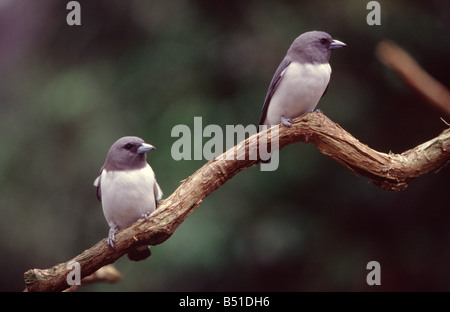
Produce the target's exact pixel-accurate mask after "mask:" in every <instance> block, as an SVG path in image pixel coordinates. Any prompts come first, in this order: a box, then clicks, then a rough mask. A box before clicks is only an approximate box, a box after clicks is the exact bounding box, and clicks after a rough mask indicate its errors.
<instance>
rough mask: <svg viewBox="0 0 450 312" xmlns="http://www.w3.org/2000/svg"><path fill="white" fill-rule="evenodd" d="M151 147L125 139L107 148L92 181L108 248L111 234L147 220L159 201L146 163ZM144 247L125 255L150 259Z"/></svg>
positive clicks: (152, 147) (148, 250) (159, 192)
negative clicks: (107, 229)
mask: <svg viewBox="0 0 450 312" xmlns="http://www.w3.org/2000/svg"><path fill="white" fill-rule="evenodd" d="M154 149H155V147H154V146H152V145H150V144H147V143H145V142H144V140H142V139H140V138H138V137H133V136H127V137H123V138H120V139H119V140H117V141H116V142H115V143H114V144H113V145H112V146H111V148H110V149H109V151H108V154H107V155H106V161H105V163H104V164H103V166H102V168H101V169H100V174H99V176H98V177H97V179H95V181H94V186H96V187H97V198H98V199H99V200H100V201H101V202H102V206H103V214H104V215H105V218H106V221H107V222H108V225H109V227H110V229H109V234H108V245H109V246H111V247H112V248H114V242H115V240H114V234H115V233H116V232H117V231H118V230H121V229H123V228H126V227H128V226H130V225H131V224H133V223H134V222H135V221H137V220H138V219H140V218H142V217H147V216H148V215H149V214H150V213H151V212H153V211H154V210H155V208H156V204H157V202H158V201H159V200H160V199H161V198H162V195H163V193H162V191H161V188H160V187H159V185H158V183H157V182H156V177H155V173H154V172H153V170H152V168H151V167H150V165H149V164H148V163H147V161H146V153H147V152H149V151H151V150H154ZM150 255H151V252H150V248H149V247H148V246H140V247H138V248H136V249H135V250H133V251H130V252H128V258H129V259H130V260H133V261H139V260H144V259H146V258H148V257H150Z"/></svg>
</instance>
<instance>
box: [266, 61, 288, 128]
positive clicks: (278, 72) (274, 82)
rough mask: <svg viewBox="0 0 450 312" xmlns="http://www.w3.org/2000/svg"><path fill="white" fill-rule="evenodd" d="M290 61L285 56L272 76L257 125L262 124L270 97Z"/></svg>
mask: <svg viewBox="0 0 450 312" xmlns="http://www.w3.org/2000/svg"><path fill="white" fill-rule="evenodd" d="M291 62H292V60H291V58H290V57H288V56H286V57H285V58H284V59H283V60H282V61H281V63H280V66H278V68H277V70H276V71H275V74H274V75H273V78H272V81H271V82H270V85H269V89H268V90H267V94H266V99H265V100H264V106H263V109H262V111H261V118H260V119H259V124H260V125H262V124H264V120H265V119H266V115H267V109H268V108H269V103H270V100H271V99H272V95H273V94H274V92H275V90H276V88H277V86H278V84H279V82H280V79H281V77H282V76H283V73H284V70H285V69H286V68H287V67H288V66H289V64H291Z"/></svg>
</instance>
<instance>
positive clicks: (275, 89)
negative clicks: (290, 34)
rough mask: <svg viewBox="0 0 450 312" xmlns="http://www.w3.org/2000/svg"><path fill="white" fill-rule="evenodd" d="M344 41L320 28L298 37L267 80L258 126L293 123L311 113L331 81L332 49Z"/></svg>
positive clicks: (287, 125)
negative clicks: (268, 80) (330, 60)
mask: <svg viewBox="0 0 450 312" xmlns="http://www.w3.org/2000/svg"><path fill="white" fill-rule="evenodd" d="M345 46H346V44H345V43H343V42H341V41H338V40H334V39H333V38H331V36H330V35H329V34H327V33H326V32H323V31H309V32H306V33H304V34H302V35H300V36H298V37H297V38H296V39H295V40H294V42H293V43H292V45H291V47H290V48H289V50H288V51H287V54H286V56H285V57H284V59H283V60H282V61H281V64H280V65H279V66H278V69H277V70H276V71H275V74H274V76H273V78H272V81H271V82H270V85H269V89H268V90H267V94H266V98H265V100H264V106H263V109H262V113H261V118H260V120H259V124H260V125H267V126H269V127H270V126H273V125H278V124H279V123H282V124H284V125H285V126H286V127H290V126H292V124H291V122H292V119H293V118H295V117H298V116H300V115H303V114H305V113H309V112H312V111H313V110H314V108H315V107H316V106H317V103H318V102H319V100H320V98H321V97H322V96H323V95H324V94H325V93H326V91H327V89H328V84H329V82H330V75H331V66H330V64H328V60H329V59H330V55H331V51H332V50H334V49H337V48H341V47H345Z"/></svg>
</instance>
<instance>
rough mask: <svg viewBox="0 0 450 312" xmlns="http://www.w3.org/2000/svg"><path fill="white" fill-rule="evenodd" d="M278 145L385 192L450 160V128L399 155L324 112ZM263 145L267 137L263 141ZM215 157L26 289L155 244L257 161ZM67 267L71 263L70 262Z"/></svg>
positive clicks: (283, 130) (31, 276)
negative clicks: (363, 139)
mask: <svg viewBox="0 0 450 312" xmlns="http://www.w3.org/2000/svg"><path fill="white" fill-rule="evenodd" d="M279 130H280V131H279V148H280V149H281V148H283V147H284V146H286V145H289V144H292V143H294V142H304V143H313V144H315V145H316V146H317V148H318V149H319V150H320V151H321V152H322V153H323V154H325V155H327V156H329V157H331V158H332V159H334V160H336V161H338V162H339V163H341V164H342V165H344V166H345V167H346V168H347V169H348V170H350V171H352V172H354V173H355V174H359V175H361V176H364V177H367V178H369V179H370V180H372V181H373V182H374V183H375V184H376V185H378V186H380V187H381V188H383V189H385V190H392V191H401V190H404V189H405V188H406V187H407V186H408V184H409V183H410V182H411V181H412V180H413V179H415V178H417V177H420V176H422V175H424V174H426V173H428V172H431V171H434V172H437V171H439V170H441V169H442V168H443V167H445V166H446V165H447V164H448V163H449V162H450V129H447V130H445V131H443V132H442V133H441V134H440V135H439V136H437V137H435V138H434V139H432V140H430V141H428V142H425V143H423V144H421V145H419V146H417V147H415V148H413V149H411V150H408V151H405V152H403V153H401V154H393V153H388V154H386V153H381V152H378V151H375V150H373V149H371V148H369V147H368V146H367V145H365V144H362V143H360V142H359V141H358V140H357V139H355V138H354V137H353V136H352V135H351V134H349V133H348V132H346V131H345V130H344V129H342V128H341V127H340V126H339V125H338V124H336V123H334V122H332V121H331V120H330V119H328V118H327V117H326V116H325V115H323V114H320V113H310V114H306V115H303V116H301V117H299V118H296V119H295V120H294V122H293V126H292V127H290V128H287V127H285V126H281V127H280V129H279ZM265 135H266V131H264V132H260V133H258V134H255V135H253V136H251V137H250V138H248V139H247V140H245V141H243V142H241V143H239V144H238V145H236V146H235V147H233V148H234V149H235V152H238V153H239V151H240V150H242V149H245V150H247V151H248V152H250V153H251V151H252V150H253V151H254V149H256V148H257V142H258V139H259V137H261V136H265ZM267 142H268V144H270V143H271V138H270V137H269V138H268V139H267ZM222 158H223V159H221V157H218V158H216V159H214V160H211V161H209V162H208V163H206V164H205V165H204V166H202V167H201V168H200V169H198V170H197V171H196V172H194V173H193V174H192V175H191V176H190V177H188V178H187V179H186V180H184V181H182V183H181V185H180V186H179V187H178V188H177V189H176V190H175V192H173V193H172V194H171V195H170V196H169V197H168V198H167V199H165V200H163V201H161V202H160V204H159V206H158V209H156V210H155V211H154V212H153V213H152V215H151V216H150V218H149V219H148V220H144V219H140V220H138V221H137V222H136V223H134V224H133V225H131V226H130V227H128V228H126V229H124V230H122V231H120V232H118V233H117V234H116V249H115V250H113V249H112V248H110V247H109V246H108V245H107V243H106V239H103V240H101V241H100V242H98V243H97V244H96V245H95V246H93V247H91V248H90V249H88V250H85V251H84V252H83V253H81V254H80V255H78V256H76V257H75V258H73V259H71V260H69V261H67V262H66V263H60V264H57V265H55V266H54V267H52V268H49V269H43V270H41V269H31V270H28V271H27V272H25V283H26V287H27V290H28V291H61V290H64V289H66V288H68V287H69V285H68V284H67V281H66V278H67V274H68V273H70V270H69V269H68V268H67V264H68V263H70V262H72V261H76V262H78V263H79V264H80V267H81V277H85V276H88V275H90V274H92V273H94V272H95V271H97V270H98V269H100V268H101V267H103V266H105V265H107V264H110V263H113V262H115V261H116V260H117V259H119V258H120V257H122V256H123V255H124V254H126V253H127V252H128V250H130V249H131V248H135V247H136V246H138V245H143V244H146V245H157V244H161V243H163V242H164V241H165V240H167V239H168V238H169V237H170V236H171V235H172V234H173V233H174V232H175V230H176V229H177V227H178V226H179V225H180V224H181V223H182V222H183V221H184V219H185V218H186V217H187V216H188V215H189V214H190V213H191V212H192V211H193V210H194V209H195V208H197V207H198V206H199V205H200V203H201V202H202V200H203V199H204V198H205V197H206V196H208V195H209V194H210V193H211V192H213V191H214V190H216V189H217V188H219V187H220V186H221V185H223V184H224V183H225V182H226V181H228V180H230V179H231V178H232V177H233V176H234V175H235V174H237V173H238V172H240V171H241V170H244V169H246V168H247V167H249V166H252V165H253V164H255V163H256V162H257V160H225V157H222ZM69 267H70V266H69Z"/></svg>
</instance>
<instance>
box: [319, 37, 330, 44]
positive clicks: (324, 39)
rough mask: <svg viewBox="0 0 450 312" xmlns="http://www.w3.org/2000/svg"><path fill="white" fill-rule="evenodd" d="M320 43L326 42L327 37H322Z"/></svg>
mask: <svg viewBox="0 0 450 312" xmlns="http://www.w3.org/2000/svg"><path fill="white" fill-rule="evenodd" d="M320 43H321V44H326V43H328V39H327V38H322V39H320Z"/></svg>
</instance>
